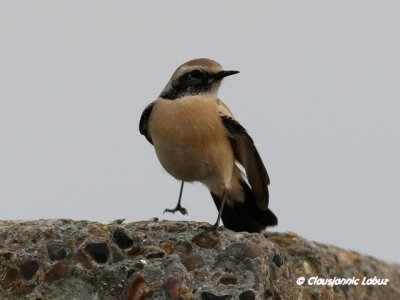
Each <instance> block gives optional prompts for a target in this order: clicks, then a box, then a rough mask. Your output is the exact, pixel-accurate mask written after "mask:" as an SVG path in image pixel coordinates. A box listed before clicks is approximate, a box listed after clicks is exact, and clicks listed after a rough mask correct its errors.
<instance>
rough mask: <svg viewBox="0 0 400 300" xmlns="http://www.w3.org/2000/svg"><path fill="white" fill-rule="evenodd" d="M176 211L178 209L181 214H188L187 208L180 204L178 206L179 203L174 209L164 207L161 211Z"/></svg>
mask: <svg viewBox="0 0 400 300" xmlns="http://www.w3.org/2000/svg"><path fill="white" fill-rule="evenodd" d="M177 211H179V212H180V213H181V214H182V215H187V214H188V212H187V209H186V208H184V207H182V206H180V205H177V206H176V207H175V208H174V209H169V208H166V209H164V212H163V213H164V214H165V213H166V212H169V213H173V214H175V213H176V212H177Z"/></svg>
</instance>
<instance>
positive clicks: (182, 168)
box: [139, 58, 278, 232]
mask: <svg viewBox="0 0 400 300" xmlns="http://www.w3.org/2000/svg"><path fill="white" fill-rule="evenodd" d="M237 73H239V72H238V71H224V70H223V69H222V67H221V65H220V64H219V63H217V62H216V61H213V60H210V59H206V58H200V59H194V60H191V61H188V62H186V63H184V64H183V65H181V66H180V67H178V69H177V70H176V71H175V72H174V73H173V74H172V77H171V79H170V81H169V82H168V84H167V86H166V87H165V88H164V90H163V91H162V92H161V94H160V96H159V97H158V98H157V99H156V100H155V101H153V102H152V103H150V104H149V105H148V106H147V107H146V108H145V110H144V111H143V113H142V116H141V119H140V124H139V130H140V133H141V134H143V135H144V136H145V137H146V139H147V140H148V141H149V142H150V143H151V144H153V145H154V148H155V151H156V154H157V157H158V159H159V161H160V163H161V165H162V166H163V167H164V169H165V170H166V171H167V172H168V173H169V174H171V175H172V176H173V177H175V178H176V179H178V180H181V181H182V184H181V189H180V193H179V200H178V204H177V206H176V207H175V208H174V209H166V210H165V211H167V212H176V211H180V212H181V213H182V214H186V213H187V212H186V209H185V208H184V207H182V206H181V197H182V190H183V185H184V182H192V181H199V182H201V183H203V184H205V185H206V186H207V187H208V189H209V190H210V192H211V196H212V198H213V199H214V202H215V205H216V206H217V209H218V218H217V221H216V222H215V224H214V225H213V226H212V227H211V228H210V229H215V228H217V227H218V226H219V222H220V219H222V222H223V223H224V225H225V227H227V228H229V229H231V230H234V231H248V232H260V231H262V230H264V229H265V228H266V227H267V226H273V225H277V223H278V219H277V217H276V216H275V215H274V213H273V212H272V211H271V210H270V209H269V208H268V202H269V194H268V185H269V182H270V181H269V177H268V173H267V171H266V169H265V166H264V164H263V162H262V160H261V157H260V155H259V153H258V151H257V149H256V147H255V146H254V143H253V140H252V138H251V137H250V136H249V134H248V133H247V131H246V129H244V128H243V127H242V126H241V125H240V123H239V122H238V121H237V120H235V118H234V117H233V115H232V113H231V111H230V110H229V108H228V107H227V106H226V105H225V104H224V103H223V102H222V101H221V100H220V99H218V96H217V92H218V88H219V86H220V84H221V81H222V79H223V78H225V77H227V76H230V75H234V74H237ZM236 164H240V165H242V166H243V168H244V170H245V173H246V174H243V173H242V172H241V171H240V169H239V168H238V166H237V165H236Z"/></svg>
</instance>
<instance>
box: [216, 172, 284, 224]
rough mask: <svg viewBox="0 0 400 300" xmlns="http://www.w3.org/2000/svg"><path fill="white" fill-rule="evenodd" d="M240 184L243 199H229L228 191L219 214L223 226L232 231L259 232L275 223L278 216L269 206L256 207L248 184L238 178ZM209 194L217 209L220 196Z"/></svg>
mask: <svg viewBox="0 0 400 300" xmlns="http://www.w3.org/2000/svg"><path fill="white" fill-rule="evenodd" d="M240 186H241V188H242V189H243V193H242V194H243V195H244V198H245V201H244V202H239V201H238V200H236V201H235V199H230V197H229V193H228V199H227V202H226V203H225V206H224V210H223V211H222V215H221V219H222V222H223V223H224V225H225V227H226V228H228V229H231V230H233V231H247V232H261V231H263V230H264V229H265V228H266V227H267V226H274V225H277V224H278V218H277V217H276V216H275V214H274V213H273V212H272V211H271V210H270V209H269V208H267V209H266V210H261V209H260V208H259V207H258V205H257V202H256V200H255V198H254V194H253V191H252V190H251V188H250V187H249V185H248V184H247V183H246V182H245V181H243V180H240ZM211 196H212V197H213V199H214V203H215V205H216V206H217V208H218V210H219V208H220V205H221V203H222V198H221V197H220V196H218V195H215V194H214V193H211ZM240 200H241V199H240ZM242 201H243V200H242Z"/></svg>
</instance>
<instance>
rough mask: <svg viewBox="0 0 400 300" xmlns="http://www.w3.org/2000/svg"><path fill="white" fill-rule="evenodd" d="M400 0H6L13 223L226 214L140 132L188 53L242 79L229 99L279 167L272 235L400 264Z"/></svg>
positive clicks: (0, 85)
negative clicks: (184, 181) (165, 163)
mask: <svg viewBox="0 0 400 300" xmlns="http://www.w3.org/2000/svg"><path fill="white" fill-rule="evenodd" d="M399 15H400V2H399V1H388V0H387V1H366V0H360V1H264V0H263V1H251V2H248V1H235V2H233V1H229V0H225V1H171V0H170V1H98V0H96V1H70V0H69V1H52V0H48V1H45V0H42V1H1V2H0V204H1V209H0V219H38V218H73V219H89V220H95V221H101V222H108V221H111V220H114V219H117V218H126V219H127V221H137V220H146V219H149V218H151V217H158V218H161V219H177V220H197V221H208V222H214V221H215V219H216V217H217V210H216V208H215V207H214V204H213V201H212V199H211V196H210V195H209V193H208V190H207V189H206V188H205V187H204V186H202V185H201V184H198V183H195V184H191V185H186V187H185V190H184V194H183V205H184V206H185V207H186V208H187V209H188V211H189V216H180V215H177V216H173V215H163V214H162V212H163V209H164V208H167V207H169V208H171V207H174V205H175V204H176V201H177V197H178V192H179V186H180V185H179V182H177V181H176V180H175V179H173V178H172V177H171V176H170V175H168V174H167V173H166V172H165V171H164V170H163V169H162V167H161V165H160V163H159V162H158V160H157V157H156V155H155V153H154V149H153V147H152V146H151V145H150V144H149V143H148V142H147V141H146V139H145V138H144V137H143V136H141V135H140V134H139V132H138V123H139V118H140V115H141V113H142V110H143V108H144V107H145V106H146V105H147V104H148V103H150V102H151V101H153V100H154V99H155V98H156V97H157V96H158V94H159V93H160V91H161V90H162V89H163V87H164V86H165V84H166V83H167V81H168V80H169V78H170V76H171V74H172V72H173V71H174V70H175V68H176V67H177V66H178V65H180V64H181V63H183V62H185V61H187V60H189V59H193V58H198V57H208V58H211V59H214V60H217V61H219V62H220V63H221V64H222V65H223V66H224V67H225V68H226V69H234V70H239V71H240V72H241V73H240V74H238V75H236V76H232V77H229V78H227V79H226V80H225V81H224V82H223V84H222V86H221V89H220V98H221V99H223V100H224V101H225V102H226V103H227V104H228V105H229V106H230V108H231V110H232V111H233V113H234V114H235V116H236V117H237V119H238V120H239V121H240V122H241V124H242V125H243V126H244V127H245V128H247V130H248V132H249V133H250V134H251V136H252V137H253V139H254V141H255V143H256V146H257V147H258V149H259V152H260V154H261V156H262V158H263V160H264V162H265V164H266V166H267V170H268V172H269V174H270V177H271V186H270V191H271V193H270V194H271V197H270V206H271V209H272V210H273V211H274V212H275V213H276V214H277V216H278V217H279V226H278V227H275V228H271V229H270V230H272V231H280V232H282V231H294V232H297V233H299V234H300V235H302V236H304V237H306V238H307V239H311V240H315V241H319V242H322V243H329V244H334V245H337V246H340V247H344V248H348V249H353V250H356V251H359V252H362V253H365V254H370V255H373V256H376V257H378V258H381V259H384V260H388V261H395V262H400V240H399V239H398V236H399V229H400V226H399V225H400V218H399V212H400V202H399V200H400V197H399V194H400V193H399V185H400V182H399V181H400V158H399V153H400V84H399V78H400V33H399V28H400V18H399Z"/></svg>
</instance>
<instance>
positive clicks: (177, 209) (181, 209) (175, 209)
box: [164, 180, 188, 215]
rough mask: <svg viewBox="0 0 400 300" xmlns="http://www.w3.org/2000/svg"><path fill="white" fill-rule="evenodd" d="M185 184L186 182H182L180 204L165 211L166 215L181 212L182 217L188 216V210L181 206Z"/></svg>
mask: <svg viewBox="0 0 400 300" xmlns="http://www.w3.org/2000/svg"><path fill="white" fill-rule="evenodd" d="M184 183H185V182H184V181H183V180H182V184H181V190H180V191H179V199H178V204H177V205H176V207H175V208H173V209H169V208H167V209H164V213H166V212H169V213H173V214H174V213H175V212H177V211H179V212H180V213H181V214H182V215H187V214H188V213H187V210H186V208H184V207H182V206H181V199H182V192H183V184H184Z"/></svg>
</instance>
